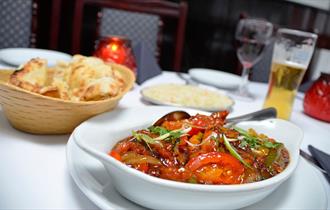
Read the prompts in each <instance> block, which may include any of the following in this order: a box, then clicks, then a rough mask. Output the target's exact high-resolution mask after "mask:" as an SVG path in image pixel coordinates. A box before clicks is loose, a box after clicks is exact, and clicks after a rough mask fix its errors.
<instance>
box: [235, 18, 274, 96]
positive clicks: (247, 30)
mask: <svg viewBox="0 0 330 210" xmlns="http://www.w3.org/2000/svg"><path fill="white" fill-rule="evenodd" d="M272 33H273V25H272V24H271V23H270V22H267V21H265V20H262V19H250V18H247V19H241V20H240V21H239V23H238V25H237V28H236V34H235V39H236V42H237V45H238V46H237V51H236V52H237V57H238V59H239V61H240V63H241V64H242V65H243V71H242V82H241V83H240V85H239V87H238V89H237V90H236V91H235V92H234V93H233V94H234V95H235V96H239V97H240V98H244V99H249V100H253V99H254V96H253V94H251V93H250V92H249V90H248V82H249V74H250V69H251V68H252V67H253V66H254V65H255V64H256V63H257V62H258V61H259V60H260V59H261V57H262V55H263V52H264V49H265V46H266V45H268V44H269V43H270V40H271V36H272Z"/></svg>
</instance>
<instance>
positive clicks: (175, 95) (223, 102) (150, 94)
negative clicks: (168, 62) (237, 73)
mask: <svg viewBox="0 0 330 210" xmlns="http://www.w3.org/2000/svg"><path fill="white" fill-rule="evenodd" d="M141 95H142V98H143V100H145V101H147V102H150V103H153V104H159V105H170V106H178V107H189V108H195V109H200V110H205V111H212V112H214V111H223V110H230V109H231V107H232V106H233V105H234V101H233V99H232V98H230V97H229V96H227V95H225V94H222V93H220V92H218V91H214V90H210V89H207V88H202V87H199V86H194V85H183V84H172V83H166V84H158V85H153V86H149V87H146V88H144V89H142V90H141Z"/></svg>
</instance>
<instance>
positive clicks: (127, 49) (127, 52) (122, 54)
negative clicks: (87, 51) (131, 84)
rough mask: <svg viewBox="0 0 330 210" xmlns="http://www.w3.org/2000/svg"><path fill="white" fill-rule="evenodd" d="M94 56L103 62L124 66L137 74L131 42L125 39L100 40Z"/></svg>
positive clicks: (110, 37)
mask: <svg viewBox="0 0 330 210" xmlns="http://www.w3.org/2000/svg"><path fill="white" fill-rule="evenodd" d="M94 56H95V57H99V58H101V59H102V60H103V61H105V62H110V63H118V64H122V65H125V66H127V67H128V68H129V69H131V70H132V71H133V72H134V74H135V75H136V73H137V71H136V61H135V57H134V54H133V51H132V46H131V41H130V40H129V39H128V38H126V37H122V36H108V37H104V38H102V39H100V40H99V43H98V45H97V47H96V50H95V52H94Z"/></svg>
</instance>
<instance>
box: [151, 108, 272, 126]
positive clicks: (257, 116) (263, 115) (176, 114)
mask: <svg viewBox="0 0 330 210" xmlns="http://www.w3.org/2000/svg"><path fill="white" fill-rule="evenodd" d="M190 117H191V116H190V114H188V113H187V112H185V111H182V110H180V111H173V112H170V113H168V114H166V115H164V116H163V117H161V118H160V119H159V120H157V121H156V122H155V123H154V126H159V125H161V124H162V123H163V122H164V121H166V120H182V119H188V118H190ZM275 117H276V109H275V108H272V107H271V108H266V109H262V110H260V111H256V112H251V113H249V114H246V115H241V116H238V117H232V118H228V119H227V120H226V123H227V124H226V125H227V126H232V125H234V124H236V123H239V122H242V121H248V120H265V119H269V118H275Z"/></svg>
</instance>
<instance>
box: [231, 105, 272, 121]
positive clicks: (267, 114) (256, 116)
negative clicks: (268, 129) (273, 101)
mask: <svg viewBox="0 0 330 210" xmlns="http://www.w3.org/2000/svg"><path fill="white" fill-rule="evenodd" d="M276 116H277V112H276V109H275V108H273V107H270V108H266V109H262V110H260V111H256V112H252V113H249V114H246V115H241V116H238V117H232V118H228V119H227V123H238V122H241V121H248V120H265V119H269V118H275V117H276Z"/></svg>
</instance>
